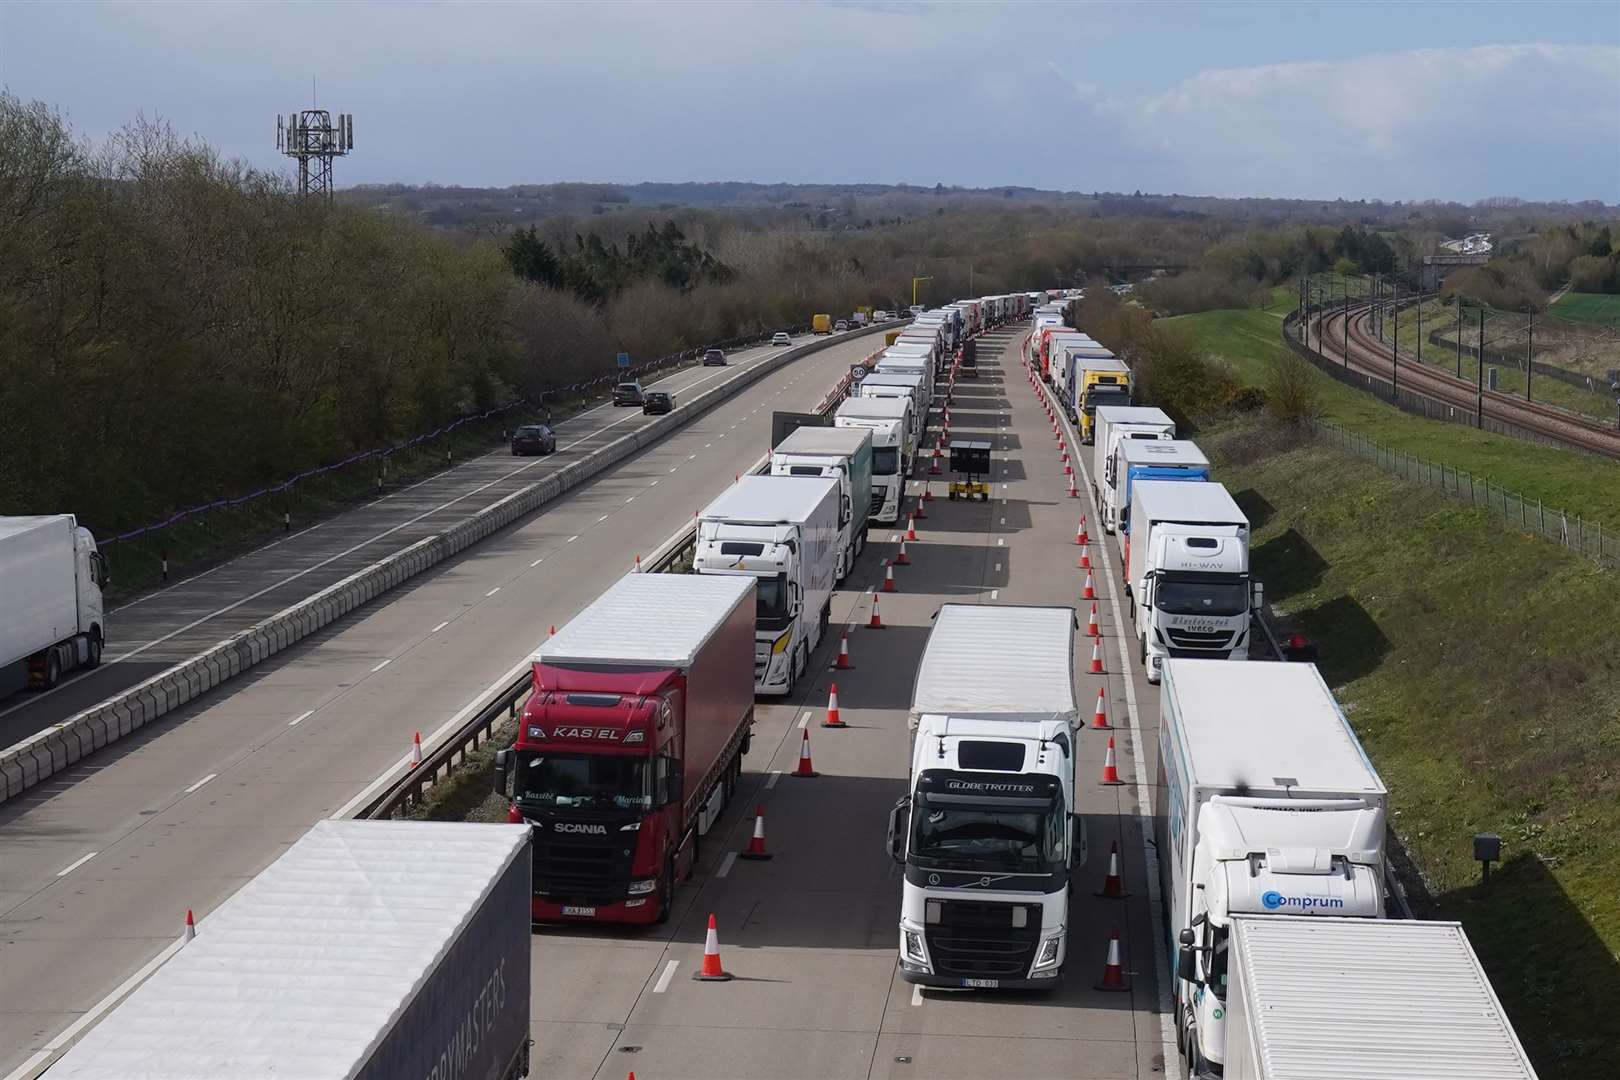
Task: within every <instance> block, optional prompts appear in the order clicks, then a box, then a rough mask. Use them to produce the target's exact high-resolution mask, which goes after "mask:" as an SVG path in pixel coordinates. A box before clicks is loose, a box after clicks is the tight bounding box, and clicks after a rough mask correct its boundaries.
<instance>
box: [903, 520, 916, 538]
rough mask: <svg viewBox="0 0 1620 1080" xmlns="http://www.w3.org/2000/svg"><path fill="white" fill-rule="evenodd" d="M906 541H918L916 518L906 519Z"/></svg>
mask: <svg viewBox="0 0 1620 1080" xmlns="http://www.w3.org/2000/svg"><path fill="white" fill-rule="evenodd" d="M906 539H907V540H915V539H917V519H916V518H915V517H908V518H906Z"/></svg>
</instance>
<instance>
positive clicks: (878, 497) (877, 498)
mask: <svg viewBox="0 0 1620 1080" xmlns="http://www.w3.org/2000/svg"><path fill="white" fill-rule="evenodd" d="M882 509H883V489H882V488H873V489H872V506H871V508H870V509H869V510H868V511H867V513H869V514H875V513H877V512H878V511H879V510H882Z"/></svg>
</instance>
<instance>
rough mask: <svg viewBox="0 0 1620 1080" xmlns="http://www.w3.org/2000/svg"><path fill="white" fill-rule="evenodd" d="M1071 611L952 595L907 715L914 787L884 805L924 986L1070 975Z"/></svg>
mask: <svg viewBox="0 0 1620 1080" xmlns="http://www.w3.org/2000/svg"><path fill="white" fill-rule="evenodd" d="M1074 630H1075V615H1074V611H1073V609H1071V608H1065V607H1011V606H1007V607H1003V606H1001V605H996V604H945V605H943V606H942V607H941V608H940V609H939V613H938V615H937V616H935V619H934V626H933V629H932V630H931V631H930V632H929V634H928V644H927V646H926V647H925V648H924V651H923V657H922V662H921V664H920V665H919V666H918V668H917V683H916V687H915V689H914V691H913V693H912V704H911V714H910V716H909V718H908V723H909V724H910V726H911V728H912V731H913V736H912V745H911V751H912V761H911V780H910V789H909V790H910V794H909V795H908V796H907V797H906V798H904V799H902V800H900V802H899V803H897V804H896V805H895V807H894V809H893V810H892V811H891V812H890V816H889V854H890V856H891V857H892V858H893V859H894V860H895V861H896V862H897V863H900V864H901V865H903V866H904V867H905V883H904V884H903V885H902V887H901V901H900V973H901V975H902V977H904V978H905V979H906V981H908V982H913V983H921V984H923V985H925V986H943V987H956V988H978V989H1051V988H1053V987H1055V986H1056V985H1057V982H1058V979H1059V977H1060V976H1061V974H1062V971H1063V962H1064V959H1065V954H1066V935H1067V933H1068V908H1069V874H1070V872H1071V871H1072V870H1073V869H1074V868H1075V867H1077V866H1079V865H1081V864H1082V863H1083V862H1084V861H1085V831H1084V827H1083V824H1082V819H1080V818H1079V817H1078V816H1076V815H1075V814H1074V807H1075V803H1074V738H1075V734H1076V732H1077V730H1078V728H1077V725H1078V719H1079V713H1078V710H1077V709H1076V706H1075V695H1074V665H1073V660H1074Z"/></svg>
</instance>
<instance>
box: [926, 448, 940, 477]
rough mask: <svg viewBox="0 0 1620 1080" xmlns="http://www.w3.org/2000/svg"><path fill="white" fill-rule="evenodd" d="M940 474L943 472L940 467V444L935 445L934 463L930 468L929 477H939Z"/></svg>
mask: <svg viewBox="0 0 1620 1080" xmlns="http://www.w3.org/2000/svg"><path fill="white" fill-rule="evenodd" d="M940 472H941V470H940V467H939V444H938V443H935V444H934V460H933V463H932V464H930V465H929V466H928V475H929V476H938V475H940Z"/></svg>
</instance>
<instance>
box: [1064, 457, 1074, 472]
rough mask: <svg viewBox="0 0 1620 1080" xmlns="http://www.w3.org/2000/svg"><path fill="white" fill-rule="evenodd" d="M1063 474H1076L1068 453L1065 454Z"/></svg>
mask: <svg viewBox="0 0 1620 1080" xmlns="http://www.w3.org/2000/svg"><path fill="white" fill-rule="evenodd" d="M1063 475H1064V476H1073V475H1074V466H1073V465H1070V464H1069V455H1067V454H1064V455H1063Z"/></svg>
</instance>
